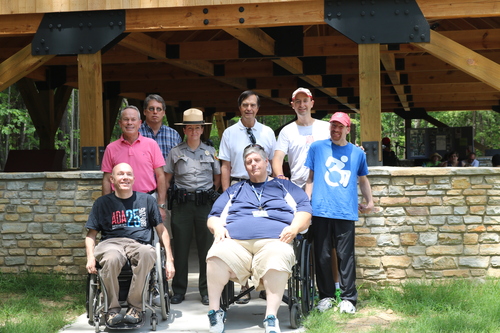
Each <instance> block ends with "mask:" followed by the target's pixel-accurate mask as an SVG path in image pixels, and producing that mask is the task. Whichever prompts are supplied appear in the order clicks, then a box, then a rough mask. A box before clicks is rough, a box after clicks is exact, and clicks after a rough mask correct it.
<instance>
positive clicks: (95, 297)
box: [85, 274, 101, 327]
mask: <svg viewBox="0 0 500 333" xmlns="http://www.w3.org/2000/svg"><path fill="white" fill-rule="evenodd" d="M100 297H101V295H100V290H99V286H98V282H97V275H96V274H89V275H88V277H87V301H86V304H85V305H86V307H87V317H88V318H89V325H97V327H99V314H98V313H97V311H98V307H99V306H100V305H101V303H100V302H101V298H100Z"/></svg>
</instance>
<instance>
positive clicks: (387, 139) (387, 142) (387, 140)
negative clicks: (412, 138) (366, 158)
mask: <svg viewBox="0 0 500 333" xmlns="http://www.w3.org/2000/svg"><path fill="white" fill-rule="evenodd" d="M390 143H391V139H389V138H387V137H385V138H383V139H382V144H383V145H386V146H387V145H389V144H390Z"/></svg>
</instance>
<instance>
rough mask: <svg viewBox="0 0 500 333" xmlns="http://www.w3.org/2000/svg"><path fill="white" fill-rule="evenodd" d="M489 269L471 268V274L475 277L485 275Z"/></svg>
mask: <svg viewBox="0 0 500 333" xmlns="http://www.w3.org/2000/svg"><path fill="white" fill-rule="evenodd" d="M487 272H488V271H487V270H486V269H471V270H470V275H471V276H473V277H476V278H477V277H485V276H486V274H487Z"/></svg>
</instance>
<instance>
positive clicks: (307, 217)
mask: <svg viewBox="0 0 500 333" xmlns="http://www.w3.org/2000/svg"><path fill="white" fill-rule="evenodd" d="M310 224H311V214H310V213H308V212H296V213H295V215H294V217H293V220H292V223H291V224H290V225H289V226H287V227H285V228H283V231H281V234H280V241H282V242H285V243H291V242H292V241H293V240H294V239H295V237H297V235H298V234H299V232H301V231H304V230H306V229H307V228H309V225H310Z"/></svg>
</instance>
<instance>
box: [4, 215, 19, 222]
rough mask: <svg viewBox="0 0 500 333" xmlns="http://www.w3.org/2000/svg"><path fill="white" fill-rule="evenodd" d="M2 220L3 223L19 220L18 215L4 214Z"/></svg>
mask: <svg viewBox="0 0 500 333" xmlns="http://www.w3.org/2000/svg"><path fill="white" fill-rule="evenodd" d="M3 219H4V220H5V221H17V220H19V214H5V215H4V216H3Z"/></svg>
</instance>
